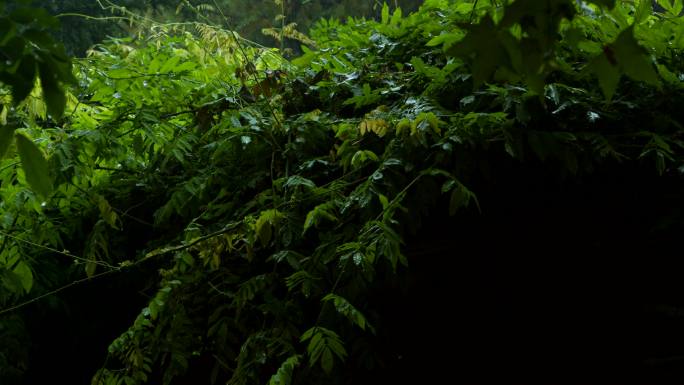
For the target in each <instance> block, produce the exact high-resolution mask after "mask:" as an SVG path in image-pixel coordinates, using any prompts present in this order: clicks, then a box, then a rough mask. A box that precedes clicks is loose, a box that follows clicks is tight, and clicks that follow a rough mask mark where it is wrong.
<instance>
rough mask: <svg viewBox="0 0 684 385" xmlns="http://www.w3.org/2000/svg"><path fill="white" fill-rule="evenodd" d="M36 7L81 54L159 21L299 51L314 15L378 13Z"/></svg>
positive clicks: (205, 5)
mask: <svg viewBox="0 0 684 385" xmlns="http://www.w3.org/2000/svg"><path fill="white" fill-rule="evenodd" d="M393 4H394V6H395V7H402V8H403V9H405V10H406V9H408V10H415V9H417V8H418V5H419V4H420V2H419V1H417V0H397V1H395V2H393ZM41 6H42V7H45V8H46V9H47V10H48V11H50V13H52V14H55V15H58V16H59V17H60V19H61V21H62V28H61V29H60V30H59V31H58V32H57V35H58V37H59V39H60V40H61V41H63V42H64V44H65V45H66V47H67V50H68V51H69V53H70V54H72V55H76V56H83V54H84V53H85V52H86V51H87V50H88V49H90V48H91V46H93V45H94V44H97V43H100V42H101V41H102V40H104V39H105V38H107V37H109V36H115V37H120V36H128V35H130V36H135V35H137V34H138V33H140V32H141V31H142V32H143V33H145V32H144V31H148V30H149V28H150V26H152V25H154V24H156V23H158V22H159V21H163V22H164V23H169V22H175V23H191V22H195V21H201V22H205V23H210V24H212V25H221V26H223V27H224V28H227V29H230V30H233V31H236V32H238V33H240V34H241V35H242V36H244V37H246V38H248V39H250V40H252V41H255V42H259V43H261V44H264V45H273V44H274V43H275V42H276V41H277V42H279V41H280V40H281V39H282V38H283V37H284V38H285V39H284V40H285V42H284V44H285V46H287V47H290V48H292V49H294V50H298V48H299V43H300V42H302V41H304V42H307V43H312V42H311V41H310V40H308V39H307V38H306V36H305V35H304V33H305V32H306V31H308V29H309V28H310V27H311V26H312V25H313V24H314V23H315V22H316V21H318V19H320V18H326V19H328V18H346V17H348V16H353V17H367V18H375V17H379V16H380V10H381V8H382V3H381V2H377V1H368V0H335V1H330V0H308V1H287V0H285V1H280V0H256V1H254V0H207V1H202V0H144V1H139V0H138V1H132V0H99V1H94V0H93V1H81V0H59V1H55V0H53V1H50V2H41ZM155 20H156V21H155ZM281 31H282V35H283V36H281Z"/></svg>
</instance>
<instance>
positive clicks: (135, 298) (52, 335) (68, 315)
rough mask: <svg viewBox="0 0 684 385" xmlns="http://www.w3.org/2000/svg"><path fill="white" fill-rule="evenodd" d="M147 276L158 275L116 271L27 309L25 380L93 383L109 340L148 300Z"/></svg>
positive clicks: (39, 382)
mask: <svg viewBox="0 0 684 385" xmlns="http://www.w3.org/2000/svg"><path fill="white" fill-rule="evenodd" d="M149 274H154V273H153V272H143V271H127V272H126V273H125V274H116V273H115V274H113V275H110V276H106V277H102V278H99V279H97V280H94V281H93V282H87V283H83V284H81V285H79V286H78V287H77V288H74V289H73V290H70V289H66V290H64V291H63V292H61V293H59V294H57V295H55V296H53V297H50V298H47V299H45V300H43V301H40V302H38V303H36V304H34V305H32V306H29V307H27V308H26V310H25V316H24V319H25V320H26V328H27V330H28V332H29V335H30V336H31V346H30V349H29V367H28V370H27V372H26V375H25V376H24V379H23V383H24V384H27V385H28V384H51V383H58V384H73V385H77V384H90V383H91V380H92V378H93V374H94V373H95V372H96V371H97V370H98V369H100V368H101V367H102V365H103V364H104V363H105V360H106V359H107V347H108V346H109V344H110V343H111V342H112V341H113V340H114V339H115V338H117V337H118V336H119V335H121V334H122V333H123V332H125V331H126V330H127V329H128V327H129V326H130V325H131V324H132V323H133V321H134V320H135V317H136V316H137V315H138V313H139V312H140V309H141V308H142V307H144V306H145V304H146V303H147V302H148V300H149V299H147V298H146V297H145V296H144V293H143V292H142V291H143V290H145V289H146V288H145V287H144V283H143V282H145V277H148V276H149Z"/></svg>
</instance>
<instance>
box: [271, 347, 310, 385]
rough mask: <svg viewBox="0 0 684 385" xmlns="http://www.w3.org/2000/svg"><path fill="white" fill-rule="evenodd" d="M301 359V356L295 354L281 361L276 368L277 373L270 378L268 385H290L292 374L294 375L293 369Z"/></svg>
mask: <svg viewBox="0 0 684 385" xmlns="http://www.w3.org/2000/svg"><path fill="white" fill-rule="evenodd" d="M301 358H302V356H301V355H299V354H296V355H294V356H290V357H288V358H287V359H286V360H285V361H283V363H282V364H281V365H280V367H279V368H278V371H277V372H276V373H275V374H274V375H273V376H271V379H270V380H269V381H268V385H290V384H291V383H292V374H293V373H294V370H295V368H296V367H297V366H299V360H300V359H301Z"/></svg>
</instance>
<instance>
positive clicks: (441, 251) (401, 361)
mask: <svg viewBox="0 0 684 385" xmlns="http://www.w3.org/2000/svg"><path fill="white" fill-rule="evenodd" d="M496 164H500V165H505V164H508V166H507V167H505V168H501V169H499V170H494V174H493V176H492V178H491V180H488V181H484V180H482V181H477V182H475V192H476V193H477V194H478V196H479V197H480V203H481V206H482V214H478V213H477V212H474V211H470V212H467V213H460V214H457V215H456V216H454V217H449V216H448V214H447V213H446V212H445V211H446V210H443V209H442V210H440V209H435V210H433V213H432V214H431V215H430V216H429V218H428V220H425V221H424V225H423V227H422V228H421V230H420V231H419V233H418V234H416V235H415V236H414V237H411V238H410V239H407V249H408V252H407V254H408V256H409V263H410V269H409V277H410V284H409V286H408V289H407V290H406V294H405V295H404V296H400V297H394V298H390V297H386V299H385V308H386V311H387V313H386V314H384V315H383V317H384V319H386V320H388V321H387V326H388V327H389V328H390V329H391V331H390V332H389V336H390V337H389V338H388V340H387V343H388V344H391V345H392V347H393V350H394V354H395V357H394V361H393V363H392V364H391V365H390V366H389V367H388V368H387V370H383V372H382V374H381V375H380V376H379V378H377V380H381V379H382V380H383V382H384V383H406V384H409V383H413V384H418V383H421V384H428V383H452V384H453V383H584V384H586V383H611V382H612V383H615V382H617V383H664V382H665V383H668V382H676V381H677V379H679V380H681V378H684V327H683V326H684V279H682V274H681V269H679V266H680V265H681V263H679V259H680V255H681V252H679V251H678V250H679V249H680V244H679V240H680V239H681V234H682V230H683V229H682V224H683V221H682V220H681V218H682V216H681V209H680V208H679V207H681V199H682V196H684V194H683V193H684V183H683V182H682V179H681V178H680V177H678V176H674V175H671V176H663V177H657V176H654V175H653V174H654V171H653V169H652V168H650V167H649V166H644V168H643V169H642V168H641V166H640V165H637V166H635V167H610V166H604V167H602V168H601V171H600V172H596V173H595V174H593V175H585V176H582V177H577V178H574V177H573V178H566V179H564V180H559V179H558V177H557V176H554V174H553V172H552V171H550V170H547V169H545V168H544V167H542V166H539V167H538V168H535V167H528V165H526V167H525V168H522V167H518V166H516V165H515V164H511V162H510V161H509V162H497V163H496ZM623 166H624V165H623ZM438 207H448V202H440V203H439V204H438ZM444 381H447V382H444Z"/></svg>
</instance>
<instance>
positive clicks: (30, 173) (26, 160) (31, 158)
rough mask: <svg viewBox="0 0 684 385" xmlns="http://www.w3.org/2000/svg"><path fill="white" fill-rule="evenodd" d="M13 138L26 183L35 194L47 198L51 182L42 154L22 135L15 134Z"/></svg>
mask: <svg viewBox="0 0 684 385" xmlns="http://www.w3.org/2000/svg"><path fill="white" fill-rule="evenodd" d="M14 138H15V140H16V141H17V149H18V150H19V158H20V159H21V163H22V167H23V169H24V173H25V174H26V181H27V182H28V184H29V185H30V186H31V188H32V189H33V190H34V191H35V192H36V193H38V194H39V195H41V196H42V197H43V198H47V197H48V196H49V195H50V193H51V192H52V181H51V180H50V175H49V173H48V163H47V160H45V156H43V152H42V151H41V150H40V149H39V148H38V146H36V145H35V143H33V141H32V140H31V139H29V138H27V137H26V136H24V135H23V134H16V135H14Z"/></svg>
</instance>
